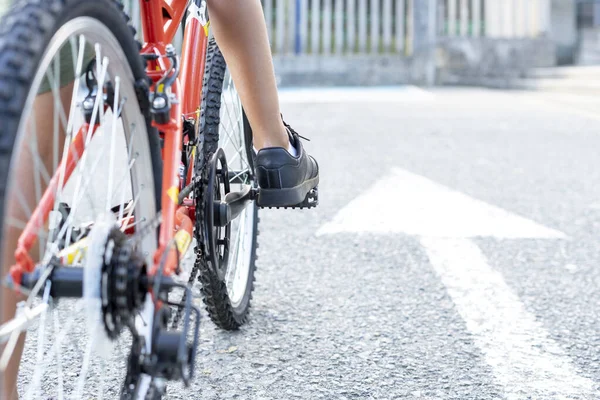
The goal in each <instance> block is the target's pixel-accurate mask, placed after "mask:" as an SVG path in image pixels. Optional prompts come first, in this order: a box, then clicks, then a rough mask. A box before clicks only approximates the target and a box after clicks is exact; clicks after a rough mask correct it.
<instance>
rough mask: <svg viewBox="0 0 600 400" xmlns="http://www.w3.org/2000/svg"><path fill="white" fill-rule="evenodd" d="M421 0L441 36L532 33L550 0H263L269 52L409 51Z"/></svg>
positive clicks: (544, 23) (545, 23) (544, 20)
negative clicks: (431, 9)
mask: <svg viewBox="0 0 600 400" xmlns="http://www.w3.org/2000/svg"><path fill="white" fill-rule="evenodd" d="M426 2H430V4H431V6H433V7H435V16H434V18H433V19H434V21H432V22H433V23H435V25H436V32H437V34H438V35H440V36H473V37H479V36H485V37H492V38H519V37H536V36H539V35H541V34H544V33H545V32H547V30H548V27H549V24H550V0H262V3H263V7H264V10H265V19H266V21H267V27H268V30H269V36H270V40H271V44H272V49H273V53H275V54H321V55H329V54H340V55H341V54H348V53H372V54H381V53H400V54H405V55H410V54H411V52H412V45H413V41H414V35H415V33H414V29H413V26H414V8H415V7H419V6H421V5H422V3H426Z"/></svg>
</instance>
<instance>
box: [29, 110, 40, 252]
mask: <svg viewBox="0 0 600 400" xmlns="http://www.w3.org/2000/svg"><path fill="white" fill-rule="evenodd" d="M31 121H33V124H32V125H33V135H32V136H33V139H32V140H29V141H28V142H29V145H30V149H31V147H32V146H33V147H34V148H35V153H38V151H37V127H36V125H37V122H36V120H35V116H34V118H32V119H31V120H30V121H29V122H31ZM31 153H32V154H33V153H34V150H33V149H32V150H31ZM39 169H40V165H39V158H38V157H34V160H33V171H32V172H33V183H34V186H35V200H36V201H35V204H39V202H40V199H41V198H42V184H41V182H40V176H39V174H37V173H36V172H37V171H38V170H39ZM43 218H44V216H43V215H42V214H39V216H38V225H39V226H40V229H39V231H42V228H41V227H42V226H43V222H44V221H43ZM38 247H39V252H40V254H43V253H44V241H43V240H39V239H38Z"/></svg>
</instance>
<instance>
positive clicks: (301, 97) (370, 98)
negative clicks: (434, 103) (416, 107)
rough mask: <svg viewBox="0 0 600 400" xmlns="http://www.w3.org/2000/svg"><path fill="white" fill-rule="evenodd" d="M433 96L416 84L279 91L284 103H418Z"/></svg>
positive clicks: (285, 89)
mask: <svg viewBox="0 0 600 400" xmlns="http://www.w3.org/2000/svg"><path fill="white" fill-rule="evenodd" d="M433 98H434V95H433V93H431V92H428V91H427V90H424V89H421V88H418V87H416V86H385V87H373V88H359V87H357V88H354V87H337V88H335V87H334V88H283V89H281V90H280V91H279V100H280V101H281V102H282V103H353V102H362V103H373V102H385V103H390V102H391V103H407V102H408V103H416V102H424V101H425V102H426V101H431V100H433Z"/></svg>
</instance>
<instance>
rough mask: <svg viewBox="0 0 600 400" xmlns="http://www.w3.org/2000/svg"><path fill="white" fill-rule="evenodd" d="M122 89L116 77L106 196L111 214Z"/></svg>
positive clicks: (119, 80)
mask: <svg viewBox="0 0 600 400" xmlns="http://www.w3.org/2000/svg"><path fill="white" fill-rule="evenodd" d="M120 89H121V78H119V77H118V76H117V77H115V94H114V96H115V99H114V105H113V120H112V125H111V132H110V151H109V153H108V154H109V161H108V188H107V189H108V195H107V196H106V211H107V212H110V210H111V208H112V207H111V201H112V193H113V192H112V190H113V187H112V185H113V179H114V167H115V145H116V143H115V142H116V138H115V137H116V136H117V132H116V129H117V120H118V118H119V112H118V110H117V108H118V106H119V90H120Z"/></svg>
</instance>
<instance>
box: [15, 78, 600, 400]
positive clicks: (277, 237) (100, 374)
mask: <svg viewBox="0 0 600 400" xmlns="http://www.w3.org/2000/svg"><path fill="white" fill-rule="evenodd" d="M595 100H596V99H594V98H592V97H585V96H562V95H557V94H549V93H522V92H503V91H488V90H475V89H434V90H431V91H423V90H420V89H415V88H395V89H393V88H392V89H380V90H366V89H365V90H341V91H340V90H335V91H331V90H330V91H317V92H312V91H308V92H307V91H302V92H298V91H289V90H288V91H284V92H282V103H283V112H284V115H285V116H286V119H287V120H288V121H289V122H290V123H292V125H293V126H294V127H295V128H296V129H297V130H298V131H299V132H300V133H301V134H302V135H304V136H308V137H309V138H310V139H311V142H307V143H305V145H306V147H307V148H308V149H309V151H310V153H311V154H314V155H315V156H316V158H317V159H318V160H319V163H320V166H321V184H320V188H319V189H320V202H321V204H320V205H319V207H318V208H317V209H315V210H310V211H276V210H273V211H270V210H265V211H262V212H261V223H260V231H261V234H260V237H259V242H260V248H259V260H258V271H257V285H256V290H255V295H254V300H253V308H252V312H251V320H250V321H249V323H248V324H247V325H246V326H244V327H243V328H242V329H241V330H240V331H239V332H235V333H231V332H223V331H220V330H219V329H217V328H216V327H215V326H214V325H213V324H212V322H210V320H209V319H208V318H207V317H206V315H204V318H203V321H202V331H201V344H200V350H199V354H198V366H197V376H196V379H195V380H194V382H193V383H192V385H191V387H189V388H187V389H185V388H182V387H181V385H179V384H176V385H170V386H169V388H168V398H169V399H194V400H195V399H206V400H209V399H296V398H299V399H461V400H465V399H478V400H479V399H507V400H512V399H542V400H547V399H585V400H588V399H589V400H593V399H598V398H600V291H599V290H598V287H600V269H599V268H598V262H599V260H600V245H599V243H600V185H598V184H597V182H600V158H599V157H598V154H599V153H598V149H600V113H598V112H597V107H596V106H595V104H597V103H596V102H595ZM187 262H188V263H189V262H190V260H188V261H187ZM197 301H198V302H199V299H197ZM63 304H64V305H63V308H62V309H61V312H70V311H69V309H70V307H72V306H71V305H70V304H71V303H68V302H64V303H63ZM58 327H60V326H58V325H57V328H58ZM84 337H85V335H84V334H83V333H80V332H79V331H77V330H74V331H72V332H70V333H69V335H68V339H69V342H70V343H71V345H70V346H69V350H68V351H67V352H65V353H63V354H62V355H61V357H63V358H62V360H63V361H65V364H68V363H69V360H80V359H81V358H82V357H83V354H84V352H85V349H86V347H85V343H79V338H84ZM51 340H52V339H50V341H51ZM28 341H29V345H28V347H27V349H26V353H25V354H26V356H25V359H26V360H27V359H28V360H35V359H36V357H35V352H36V342H35V337H30V336H28ZM126 342H127V340H126V339H124V340H123V341H122V344H123V343H126ZM121 347H122V348H125V346H124V345H123V346H121ZM121 351H126V349H125V350H119V351H116V352H114V353H113V354H112V355H111V356H110V357H112V359H108V361H107V362H106V363H104V364H102V363H101V365H100V366H99V367H97V368H96V367H94V370H92V371H89V375H90V376H91V377H92V378H91V379H93V380H94V382H97V383H98V385H99V386H101V387H103V388H104V390H105V393H104V397H103V398H105V399H106V398H112V397H114V396H116V395H117V393H118V390H119V388H120V384H121V382H122V378H123V374H122V371H123V370H122V369H121V370H118V369H116V368H113V369H111V368H107V366H108V365H110V362H111V360H121V363H123V362H124V360H125V355H124V354H123V353H121ZM49 362H50V363H52V362H53V361H49ZM25 364H26V365H25V366H24V367H23V368H24V369H23V370H22V375H23V376H30V373H29V372H28V371H29V370H31V369H33V367H34V365H31V363H29V364H28V363H25ZM48 370H49V371H53V368H52V365H48ZM49 373H50V374H55V373H56V372H49ZM65 375H66V379H67V380H69V381H72V382H71V383H75V382H76V381H77V376H78V375H77V373H76V372H75V373H73V374H70V372H68V371H67V372H66V373H65ZM47 378H48V379H49V380H50V381H52V380H53V379H54V378H52V376H48V377H47ZM86 396H89V398H93V399H96V398H100V397H99V396H96V395H95V394H94V393H93V392H86ZM86 398H88V397H86Z"/></svg>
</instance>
